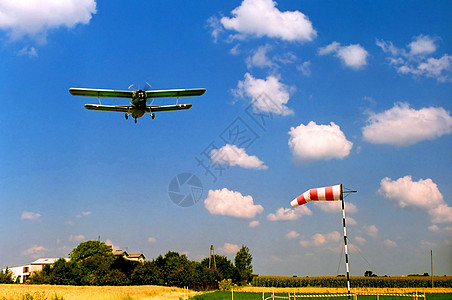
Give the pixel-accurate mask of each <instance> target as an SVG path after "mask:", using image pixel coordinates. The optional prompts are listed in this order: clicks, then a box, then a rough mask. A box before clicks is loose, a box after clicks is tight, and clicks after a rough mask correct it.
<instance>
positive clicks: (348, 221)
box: [345, 216, 358, 226]
mask: <svg viewBox="0 0 452 300" xmlns="http://www.w3.org/2000/svg"><path fill="white" fill-rule="evenodd" d="M345 221H346V222H347V225H350V226H355V225H357V224H358V223H357V222H356V220H355V219H354V218H352V217H350V216H347V217H345Z"/></svg>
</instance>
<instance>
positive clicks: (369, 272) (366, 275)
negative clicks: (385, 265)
mask: <svg viewBox="0 0 452 300" xmlns="http://www.w3.org/2000/svg"><path fill="white" fill-rule="evenodd" d="M364 277H377V274H374V272H372V271H369V270H367V271H366V272H364Z"/></svg>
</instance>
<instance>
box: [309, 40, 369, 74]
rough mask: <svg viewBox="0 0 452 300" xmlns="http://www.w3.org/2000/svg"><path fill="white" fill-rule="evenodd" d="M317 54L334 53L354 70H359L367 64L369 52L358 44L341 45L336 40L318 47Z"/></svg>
mask: <svg viewBox="0 0 452 300" xmlns="http://www.w3.org/2000/svg"><path fill="white" fill-rule="evenodd" d="M318 53H319V55H327V54H335V55H336V56H337V57H338V58H339V59H340V60H341V61H342V63H343V64H344V65H345V66H347V67H350V68H352V69H354V70H359V69H361V68H362V67H364V66H365V65H367V57H368V56H369V53H368V52H367V51H366V49H364V48H363V47H362V46H361V45H359V44H352V45H348V46H341V44H340V43H338V42H332V43H331V44H329V45H327V46H325V47H322V48H320V49H319V52H318Z"/></svg>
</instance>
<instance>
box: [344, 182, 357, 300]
mask: <svg viewBox="0 0 452 300" xmlns="http://www.w3.org/2000/svg"><path fill="white" fill-rule="evenodd" d="M345 193H346V194H347V195H346V197H347V196H348V195H350V193H356V191H351V190H346V191H345ZM343 194H344V192H343V190H342V185H341V202H342V226H343V227H344V252H345V269H346V272H347V293H348V299H349V300H350V268H349V266H348V247H347V227H345V203H344V196H343Z"/></svg>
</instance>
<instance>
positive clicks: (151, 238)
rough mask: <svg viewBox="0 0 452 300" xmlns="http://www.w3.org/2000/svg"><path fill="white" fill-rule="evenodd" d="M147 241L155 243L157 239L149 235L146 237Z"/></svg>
mask: <svg viewBox="0 0 452 300" xmlns="http://www.w3.org/2000/svg"><path fill="white" fill-rule="evenodd" d="M148 242H149V243H155V242H157V239H156V238H155V237H152V236H150V237H148Z"/></svg>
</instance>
